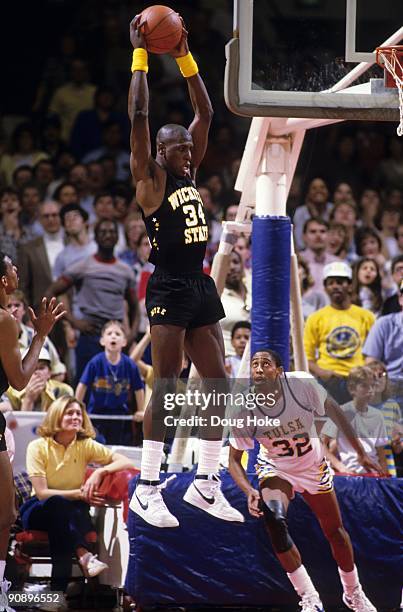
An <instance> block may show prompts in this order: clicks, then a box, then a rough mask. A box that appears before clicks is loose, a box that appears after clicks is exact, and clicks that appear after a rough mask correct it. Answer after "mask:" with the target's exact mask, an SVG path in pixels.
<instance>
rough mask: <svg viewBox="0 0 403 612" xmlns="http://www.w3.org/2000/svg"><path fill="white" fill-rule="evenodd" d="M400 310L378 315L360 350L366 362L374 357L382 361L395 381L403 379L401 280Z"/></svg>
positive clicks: (402, 301) (402, 285) (401, 291)
mask: <svg viewBox="0 0 403 612" xmlns="http://www.w3.org/2000/svg"><path fill="white" fill-rule="evenodd" d="M399 304H400V312H392V313H391V314H388V315H385V316H384V317H380V318H379V319H378V320H377V321H376V323H375V325H374V326H373V327H372V329H371V330H370V332H369V334H368V337H367V339H366V340H365V343H364V346H363V348H362V352H363V354H364V356H365V357H366V363H371V361H373V360H374V359H378V360H379V361H382V362H383V363H384V364H385V366H386V369H387V371H388V376H389V377H390V378H391V379H392V380H395V381H396V382H400V383H402V381H403V333H402V330H403V281H401V283H400V287H399Z"/></svg>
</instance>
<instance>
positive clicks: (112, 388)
mask: <svg viewBox="0 0 403 612" xmlns="http://www.w3.org/2000/svg"><path fill="white" fill-rule="evenodd" d="M126 343H127V338H126V333H125V330H124V327H123V325H122V323H120V322H119V321H108V323H106V324H105V325H104V327H103V329H102V334H101V340H100V344H101V346H103V347H104V349H105V350H104V352H102V353H99V354H98V355H95V357H93V358H92V359H91V360H90V361H89V362H88V364H87V367H86V368H85V370H84V372H83V374H82V376H81V379H80V382H79V383H78V385H77V389H76V398H77V399H79V400H81V401H84V398H85V395H86V394H87V391H88V399H87V402H86V403H87V410H88V413H89V414H90V415H91V414H101V415H102V414H104V415H116V416H118V415H128V414H130V412H131V410H130V408H132V406H130V404H131V398H132V397H133V393H134V396H135V399H136V410H135V411H134V412H133V420H134V421H137V422H138V421H142V420H143V414H144V385H143V382H142V380H141V378H140V374H139V370H138V367H137V366H136V364H135V363H134V362H133V361H132V360H131V359H130V358H129V357H128V356H127V355H125V354H123V353H122V350H123V348H124V347H125V346H126ZM128 424H129V421H123V420H121V419H118V420H110V419H109V418H105V419H97V420H96V421H95V423H94V425H95V427H96V428H97V430H98V432H99V433H100V434H101V435H102V436H103V437H104V438H105V443H106V444H126V445H127V444H128V445H130V444H132V438H133V436H132V431H131V427H128Z"/></svg>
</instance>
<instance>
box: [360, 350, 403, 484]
mask: <svg viewBox="0 0 403 612" xmlns="http://www.w3.org/2000/svg"><path fill="white" fill-rule="evenodd" d="M368 367H369V368H370V369H371V370H372V372H373V373H374V376H375V394H374V399H373V400H372V402H371V406H373V407H374V408H377V409H378V410H379V411H380V412H381V413H382V416H383V420H384V422H385V428H386V434H387V436H388V439H389V440H388V444H387V445H386V446H385V451H386V463H387V466H388V472H389V474H390V475H391V476H396V475H397V474H396V465H395V457H394V454H395V455H400V453H401V452H402V451H403V444H402V441H401V436H402V433H403V426H402V423H401V418H402V415H401V411H400V406H399V404H398V403H397V401H396V400H395V399H394V398H393V397H392V394H391V391H390V388H389V378H388V372H387V370H386V366H385V364H384V363H382V361H379V360H378V359H374V360H373V361H371V363H369V364H368Z"/></svg>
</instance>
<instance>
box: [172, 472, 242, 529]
mask: <svg viewBox="0 0 403 612" xmlns="http://www.w3.org/2000/svg"><path fill="white" fill-rule="evenodd" d="M183 499H184V501H185V502H187V503H188V504H191V505H192V506H196V508H200V510H204V511H205V512H207V513H208V514H211V515H212V516H215V517H216V518H219V519H221V520H223V521H236V522H238V523H243V522H244V521H245V519H244V517H243V515H242V514H241V513H240V512H239V511H238V510H236V509H235V508H233V507H232V506H231V504H230V503H229V502H228V501H227V500H226V499H225V497H224V495H223V493H222V491H221V479H220V477H219V476H218V475H217V474H209V475H208V476H207V475H201V474H196V476H195V478H194V481H193V482H192V483H191V484H190V485H189V487H188V490H187V491H186V493H185V495H184V496H183Z"/></svg>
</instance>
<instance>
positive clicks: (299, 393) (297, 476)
mask: <svg viewBox="0 0 403 612" xmlns="http://www.w3.org/2000/svg"><path fill="white" fill-rule="evenodd" d="M280 380H281V387H282V392H283V395H282V397H281V398H280V399H279V400H278V401H276V402H275V404H274V406H272V407H270V406H265V405H262V402H261V401H259V405H257V404H255V407H254V408H253V410H247V409H245V408H243V409H242V411H241V414H237V417H238V418H239V419H241V420H240V421H238V425H241V424H242V427H239V426H238V427H232V428H231V436H230V444H231V445H232V446H233V447H234V448H237V449H238V450H250V449H253V448H254V439H256V440H257V441H258V442H259V444H260V451H259V454H258V457H257V463H256V465H255V469H256V473H257V475H258V478H259V482H261V483H262V482H263V481H264V480H266V479H267V478H271V477H273V476H278V477H279V478H282V479H283V480H286V481H287V482H289V483H290V484H291V486H292V487H293V490H294V491H298V492H300V493H302V492H303V491H307V492H308V493H311V494H313V495H314V494H317V493H327V492H329V491H331V490H332V489H333V476H332V474H331V471H330V468H329V465H328V463H327V461H326V459H325V456H324V449H323V446H322V443H321V441H320V439H319V436H318V433H317V431H316V427H315V422H314V419H315V415H318V416H323V415H324V414H325V407H324V403H325V400H326V397H327V392H326V390H325V389H324V388H323V387H322V386H321V385H319V384H318V383H317V382H316V380H315V379H314V378H313V377H312V376H311V375H308V374H307V373H306V372H292V373H287V374H286V375H285V376H282V377H281V379H280ZM250 392H252V393H254V394H255V395H256V397H258V396H257V394H258V393H260V391H259V388H258V387H253V388H252V390H249V393H250ZM254 417H256V419H255V418H254ZM269 419H278V420H279V421H280V425H268V424H267V421H268V420H269Z"/></svg>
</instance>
